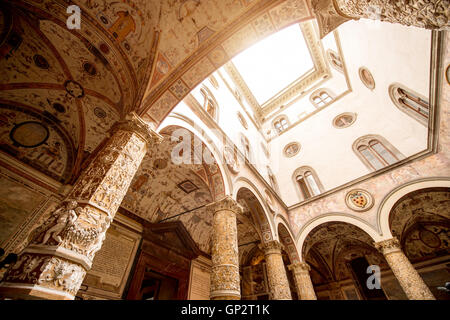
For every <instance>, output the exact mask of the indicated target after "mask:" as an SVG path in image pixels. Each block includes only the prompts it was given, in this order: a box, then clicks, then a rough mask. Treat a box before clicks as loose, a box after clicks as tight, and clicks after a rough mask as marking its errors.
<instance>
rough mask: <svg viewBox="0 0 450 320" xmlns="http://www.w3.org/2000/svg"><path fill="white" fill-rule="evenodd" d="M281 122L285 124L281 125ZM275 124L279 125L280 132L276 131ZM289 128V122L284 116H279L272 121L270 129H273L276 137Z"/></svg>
mask: <svg viewBox="0 0 450 320" xmlns="http://www.w3.org/2000/svg"><path fill="white" fill-rule="evenodd" d="M283 120H284V122H285V125H283V123H282V122H283ZM277 123H280V128H281V131H280V130H278V128H277ZM290 126H291V123H290V122H289V119H288V117H287V116H285V115H280V116H278V117H276V118H275V119H274V120H273V121H272V127H273V128H274V129H275V132H276V133H277V134H278V135H280V134H282V133H283V132H285V131H286V130H287V129H289V127H290Z"/></svg>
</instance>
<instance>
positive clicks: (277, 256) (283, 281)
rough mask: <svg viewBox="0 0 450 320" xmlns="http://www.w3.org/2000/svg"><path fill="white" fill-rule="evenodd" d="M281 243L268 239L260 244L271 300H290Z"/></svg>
mask: <svg viewBox="0 0 450 320" xmlns="http://www.w3.org/2000/svg"><path fill="white" fill-rule="evenodd" d="M282 248H283V245H282V244H281V243H280V242H278V241H276V240H273V241H269V242H266V243H264V244H262V245H261V249H262V250H263V251H264V256H265V258H266V267H267V279H268V282H269V291H270V295H271V299H272V300H292V296H291V290H290V289H289V282H288V278H287V275H286V269H285V268H284V262H283V257H282V255H281V249H282Z"/></svg>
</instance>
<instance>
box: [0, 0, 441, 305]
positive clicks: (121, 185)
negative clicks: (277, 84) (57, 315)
mask: <svg viewBox="0 0 450 320" xmlns="http://www.w3.org/2000/svg"><path fill="white" fill-rule="evenodd" d="M394 2H395V1H390V2H389V1H341V0H277V1H266V0H260V1H257V0H253V1H252V0H239V1H232V0H208V1H206V0H175V1H147V0H130V1H108V0H92V1H87V0H86V1H85V0H79V1H78V0H74V1H70V3H71V4H74V5H76V6H78V7H79V8H80V9H81V16H80V22H81V27H80V28H78V29H77V28H74V29H69V28H67V25H66V21H67V19H68V17H69V14H68V13H67V11H66V10H67V3H68V1H63V0H5V1H2V2H1V3H0V68H1V72H0V122H1V124H2V126H1V132H0V247H1V252H0V253H1V256H0V299H64V300H73V299H77V300H100V299H111V300H120V299H130V300H164V299H192V300H198V299H215V300H237V299H243V300H268V299H273V300H316V299H319V300H320V299H326V300H329V299H335V300H386V299H418V300H421V299H426V300H433V299H442V300H448V299H450V288H449V287H448V285H447V287H446V283H450V260H449V258H450V255H449V241H450V240H449V237H450V234H449V232H450V153H449V150H448V149H449V146H450V128H449V123H450V119H449V118H450V110H449V108H450V82H449V67H448V66H449V63H450V41H449V40H450V35H449V33H448V30H449V27H450V21H449V19H450V12H449V7H450V5H449V2H448V1H444V0H439V1H438V0H436V1H426V2H424V1H400V2H401V5H400V4H398V3H397V2H399V1H396V2H395V3H396V4H394ZM377 13H378V14H377ZM374 20H377V21H374ZM297 25H298V26H300V28H298V27H296V28H297V29H296V30H297V31H296V32H297V34H300V35H301V36H300V38H301V41H303V40H304V41H303V42H304V45H305V46H306V47H305V48H306V49H305V56H304V57H302V59H304V60H305V61H306V60H308V61H310V62H311V64H312V65H313V68H312V69H311V70H309V71H307V72H306V73H303V74H302V73H300V74H297V75H296V80H294V81H293V82H292V81H291V80H289V81H287V80H286V81H287V83H286V85H285V86H284V89H282V90H281V91H279V92H275V94H274V95H273V96H272V97H271V98H269V99H268V100H267V101H265V102H264V103H262V101H260V100H258V99H256V96H257V94H256V90H254V88H255V86H256V85H261V83H256V82H254V81H255V80H252V79H250V78H246V74H245V73H244V72H243V71H242V70H240V69H239V68H238V67H236V65H237V64H236V65H235V64H233V60H232V59H233V58H234V57H236V56H237V55H238V54H240V53H241V52H245V49H247V48H249V47H251V46H252V45H254V44H256V43H260V41H266V40H267V39H270V38H271V36H272V35H275V34H277V32H280V31H282V30H285V29H286V30H287V28H291V27H292V26H294V27H295V26H297ZM389 30H392V32H391V31H389ZM352 32H353V33H352ZM366 33H369V34H368V35H367V36H366ZM380 34H381V35H382V37H381V38H380ZM387 34H389V35H392V36H390V37H387V38H386V39H387V40H386V41H392V43H397V44H398V47H392V52H391V51H389V50H384V49H386V48H384V49H383V43H382V42H380V41H382V40H380V39H383V37H385V36H384V35H387ZM372 35H373V43H375V44H376V45H377V46H378V47H379V48H380V52H383V54H386V55H390V57H391V58H390V59H392V60H387V61H389V62H386V65H383V61H378V60H377V59H376V58H377V54H380V53H379V52H378V53H377V52H371V51H373V48H374V47H373V46H372V45H373V44H368V43H367V41H366V40H365V38H371V37H372ZM358 37H359V38H358ZM358 41H359V43H360V44H361V52H359V51H358V47H357V45H356V44H357V43H358ZM377 41H378V42H377ZM408 41H409V42H408ZM303 42H302V43H303ZM355 43H356V44H355ZM409 45H415V46H418V47H420V46H423V47H424V48H419V49H417V48H410V49H411V51H412V53H411V52H409V53H408V54H407V53H406V52H405V50H400V49H398V48H403V47H402V46H404V47H408V46H409ZM396 48H397V49H398V50H397V49H396ZM415 49H417V50H415ZM416 51H417V52H416ZM326 52H333V55H332V57H331V58H330V55H327V54H326ZM280 54H281V53H280ZM370 54H373V55H374V56H370ZM374 57H375V58H374ZM279 58H280V59H279V60H283V59H284V58H283V56H281V55H280V56H279ZM286 59H287V58H286ZM327 59H328V60H327ZM330 59H331V60H332V61H329V60H330ZM375 60H377V61H375ZM379 60H383V59H382V58H380V59H379ZM336 61H338V63H337V62H336ZM372 61H375V62H372ZM273 62H274V63H278V62H275V61H273ZM402 63H404V65H402ZM363 64H364V65H363ZM336 65H338V67H339V68H337V67H336ZM264 68H265V67H264V66H263V65H261V69H264ZM361 68H363V69H364V70H366V73H367V75H370V80H371V83H370V86H367V84H365V83H364V82H362V81H361V78H360V74H359V70H360V69H361ZM396 68H397V69H396ZM416 68H417V70H414V69H416ZM369 70H370V71H369ZM421 70H422V71H423V70H425V71H426V72H429V74H427V73H426V72H421ZM284 71H286V70H284ZM279 73H280V74H283V70H279ZM396 77H398V79H397V78H396ZM408 79H409V80H411V81H410V83H406V82H405V83H403V82H402V81H408ZM265 80H267V81H265V84H264V85H266V86H267V85H270V81H272V80H271V79H265ZM269 80H270V81H269ZM397 82H402V83H401V85H402V88H404V89H402V90H403V91H402V92H403V93H404V95H405V96H406V97H410V99H409V100H408V103H409V104H404V105H400V106H399V102H398V101H397V100H398V99H397V100H396V101H393V100H395V97H392V96H390V94H391V95H392V93H390V91H389V88H390V86H391V87H392V85H393V84H395V85H397ZM266 89H267V91H268V92H271V91H270V90H269V88H266ZM318 90H319V91H320V90H322V91H323V92H327V93H329V94H330V97H332V98H330V99H327V100H324V103H322V104H319V105H318V104H314V103H313V102H311V101H313V100H314V99H312V96H313V95H314V92H319V91H318ZM205 92H207V93H208V94H207V95H205ZM411 97H412V98H411ZM399 101H400V100H399ZM401 101H403V100H401ZM401 101H400V103H401ZM353 107H354V108H355V109H352V108H353ZM386 110H388V111H386ZM405 110H406V111H405ZM387 112H390V113H389V114H387ZM339 115H351V119H350V120H351V121H350V120H348V121H347V120H345V121H344V122H345V125H342V126H338V125H336V123H335V122H336V121H334V120H333V119H337V117H338V116H339ZM276 119H285V121H284V125H283V128H282V130H278V129H279V128H275V129H274V128H272V127H273V123H274V121H275V120H276ZM373 119H375V120H373ZM275 122H276V121H275ZM315 122H317V123H315ZM399 126H401V128H399ZM314 130H317V131H314ZM320 130H322V131H320ZM366 136H370V137H375V138H373V139H372V138H371V139H372V140H371V141H369V142H368V146H367V147H365V149H361V148H358V149H357V150H356V151H355V150H352V145H354V142H355V141H359V140H358V139H360V138H361V137H366ZM317 139H320V141H319V142H318V144H316V142H317ZM333 139H334V140H333ZM374 139H375V140H374ZM243 141H244V142H245V143H243ZM289 145H291V146H292V145H297V146H300V145H301V148H300V147H298V148H297V149H298V150H296V152H292V154H289V155H288V156H286V155H285V153H284V151H283V150H285V149H286V146H289ZM318 145H320V147H319V146H318ZM417 148H419V149H417ZM361 150H362V151H361ZM338 166H339V167H338ZM302 168H308V170H307V171H305V172H303V171H302V172H303V175H302V176H301V177H300V176H298V174H296V173H297V172H300V171H301V170H300V169H302ZM299 170H300V171H299ZM369 270H372V271H373V272H374V273H373V274H372V271H369ZM370 279H372V280H370Z"/></svg>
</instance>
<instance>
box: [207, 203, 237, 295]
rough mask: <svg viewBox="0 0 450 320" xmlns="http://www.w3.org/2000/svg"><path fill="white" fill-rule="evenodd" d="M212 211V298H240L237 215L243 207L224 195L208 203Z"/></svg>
mask: <svg viewBox="0 0 450 320" xmlns="http://www.w3.org/2000/svg"><path fill="white" fill-rule="evenodd" d="M208 208H211V210H212V212H213V215H214V216H213V231H212V232H213V234H212V238H211V241H212V244H211V261H212V268H211V294H210V298H211V300H239V299H240V298H241V291H240V277H239V253H238V238H237V224H236V214H238V213H241V212H242V207H241V206H240V205H239V204H238V203H237V202H236V201H234V200H233V199H232V198H231V197H229V196H227V197H225V198H223V199H222V200H220V201H217V202H214V203H212V204H210V205H209V206H208Z"/></svg>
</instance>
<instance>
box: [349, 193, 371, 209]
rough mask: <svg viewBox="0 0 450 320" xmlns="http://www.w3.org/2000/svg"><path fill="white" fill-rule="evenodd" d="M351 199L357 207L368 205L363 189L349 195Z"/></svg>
mask: <svg viewBox="0 0 450 320" xmlns="http://www.w3.org/2000/svg"><path fill="white" fill-rule="evenodd" d="M349 197H350V200H351V201H352V202H353V204H354V205H355V206H357V207H360V208H364V207H365V206H366V205H367V198H366V196H365V195H363V194H362V192H361V191H356V192H354V193H352V194H350V195H349Z"/></svg>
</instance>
